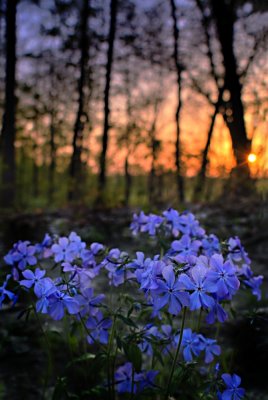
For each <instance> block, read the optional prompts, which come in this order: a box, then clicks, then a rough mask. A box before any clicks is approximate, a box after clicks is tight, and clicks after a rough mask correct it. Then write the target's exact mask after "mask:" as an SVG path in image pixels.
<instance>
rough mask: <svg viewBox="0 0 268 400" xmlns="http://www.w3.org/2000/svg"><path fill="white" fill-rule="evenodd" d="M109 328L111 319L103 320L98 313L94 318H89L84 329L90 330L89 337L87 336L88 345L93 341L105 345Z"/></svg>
mask: <svg viewBox="0 0 268 400" xmlns="http://www.w3.org/2000/svg"><path fill="white" fill-rule="evenodd" d="M111 326H112V321H111V319H109V318H103V315H102V313H101V312H100V311H99V312H98V313H97V314H96V315H95V316H94V317H89V318H88V320H87V322H86V327H87V328H88V329H90V335H88V336H87V341H88V343H89V344H93V343H94V341H98V342H100V343H102V344H107V343H108V337H109V328H110V327H111Z"/></svg>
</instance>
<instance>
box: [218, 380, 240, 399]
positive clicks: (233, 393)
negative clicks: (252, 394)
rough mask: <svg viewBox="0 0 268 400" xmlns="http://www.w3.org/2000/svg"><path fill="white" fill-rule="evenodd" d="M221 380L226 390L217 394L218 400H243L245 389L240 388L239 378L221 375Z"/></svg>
mask: <svg viewBox="0 0 268 400" xmlns="http://www.w3.org/2000/svg"><path fill="white" fill-rule="evenodd" d="M221 377H222V379H223V381H224V383H225V385H226V387H227V388H226V390H224V392H223V393H219V394H218V398H219V400H240V399H243V397H244V394H245V389H243V388H240V387H239V386H240V383H241V378H240V377H239V376H238V375H236V374H233V375H230V374H222V376H221Z"/></svg>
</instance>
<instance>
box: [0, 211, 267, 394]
mask: <svg viewBox="0 0 268 400" xmlns="http://www.w3.org/2000/svg"><path fill="white" fill-rule="evenodd" d="M131 229H132V231H133V234H134V235H138V234H141V233H147V234H148V235H149V236H154V237H157V236H158V235H160V236H161V237H164V238H165V239H166V243H168V244H167V246H166V248H165V249H164V251H162V252H161V255H160V254H155V255H154V256H153V257H146V255H145V254H144V253H143V252H140V251H137V252H136V255H135V256H134V257H131V255H129V254H128V253H126V252H124V251H121V250H120V249H118V248H114V249H108V248H106V247H105V246H104V245H103V244H100V243H92V244H91V245H90V246H89V247H87V246H86V243H85V242H83V241H82V240H81V238H80V237H79V236H78V235H77V234H76V233H75V232H71V234H70V235H69V236H68V237H67V236H66V237H56V236H55V237H51V236H50V235H48V234H47V235H46V236H45V238H44V240H43V241H42V243H39V244H36V245H32V244H31V243H30V242H28V241H25V242H18V243H16V244H14V246H13V248H12V249H11V250H10V251H9V252H8V254H7V255H6V256H5V257H4V260H5V262H6V264H7V265H8V266H10V268H11V271H10V273H9V274H8V275H7V278H6V280H5V282H4V283H3V285H2V286H0V307H2V304H3V303H4V302H6V301H7V302H12V303H13V304H14V303H15V302H16V301H17V297H18V294H19V291H20V290H25V291H27V292H29V294H31V296H34V298H35V308H36V312H37V313H41V314H48V315H49V316H50V317H51V318H52V319H53V320H56V321H57V320H61V319H62V318H63V317H64V315H68V316H69V317H70V318H72V321H73V323H74V324H80V323H81V324H82V326H83V328H84V329H85V339H86V340H87V342H88V344H89V345H92V344H94V345H99V346H107V347H108V349H107V352H106V353H107V354H108V362H110V358H111V355H112V353H113V351H114V350H113V349H114V346H115V343H116V352H115V354H119V355H120V357H118V359H119V360H121V359H122V356H124V357H125V364H124V365H118V364H117V363H118V361H113V364H112V365H113V367H111V369H112V371H113V379H112V383H111V379H110V377H109V380H108V384H107V383H106V384H105V383H104V385H106V386H107V385H108V388H109V389H110V386H111V385H114V386H115V387H116V388H117V390H118V392H119V393H125V392H129V393H132V394H134V393H140V392H143V391H144V390H145V391H146V390H148V388H150V390H157V388H158V386H157V385H156V384H155V379H156V377H157V376H158V375H161V371H159V370H153V369H150V368H149V364H152V363H149V362H148V360H150V359H152V360H155V359H157V357H158V358H159V357H160V356H159V352H160V353H161V354H162V356H163V357H166V362H167V363H169V362H170V360H172V359H173V364H172V365H173V367H172V369H171V375H170V377H169V383H168V388H167V393H169V391H170V383H171V382H172V377H173V373H174V371H173V369H174V368H175V365H176V361H177V360H176V357H182V359H183V360H184V363H185V364H187V363H192V362H193V361H196V360H197V359H198V360H199V361H198V362H200V360H203V362H204V363H205V364H210V363H213V362H214V359H215V357H216V358H217V357H219V356H220V354H221V348H220V346H219V345H218V344H217V341H216V339H213V338H206V337H205V336H204V335H203V334H201V333H200V332H199V330H200V322H204V321H206V323H207V324H210V325H211V324H214V323H215V322H219V323H223V322H225V321H226V319H227V318H228V314H227V311H226V305H228V304H230V302H231V301H232V299H233V297H234V296H235V295H236V293H237V292H238V291H239V290H240V289H243V290H246V289H250V290H251V291H252V293H253V295H255V296H256V297H257V299H260V297H261V289H260V286H261V283H262V279H263V277H262V276H257V277H256V276H254V274H253V271H252V270H251V267H250V264H251V262H250V259H249V257H248V255H247V253H246V252H245V250H244V248H243V246H242V245H241V242H240V240H239V239H238V238H237V237H235V238H230V239H229V240H227V241H226V242H224V243H220V240H219V239H218V238H217V237H216V236H215V235H213V234H206V232H205V230H204V229H203V228H202V227H201V226H200V224H199V222H198V221H197V219H196V218H195V217H194V215H193V214H192V213H189V212H184V213H181V214H180V213H179V212H178V211H176V210H174V209H169V210H166V211H164V212H163V214H162V215H155V214H150V215H145V214H144V213H143V212H141V213H140V214H139V215H137V214H135V215H134V217H133V222H132V224H131ZM56 271H57V273H56ZM11 276H12V277H13V280H14V282H15V283H14V284H13V287H14V290H13V291H11V290H8V289H6V287H7V285H8V284H9V283H10V281H11ZM104 277H106V279H107V282H108V283H109V286H110V287H111V288H113V290H112V293H113V294H114V296H116V295H117V294H119V296H118V302H114V300H113V297H110V296H107V295H106V296H105V295H104V293H101V291H100V290H99V292H98V293H97V294H95V292H96V289H99V288H101V287H102V288H103V282H105V280H104ZM16 282H17V287H16ZM109 292H110V290H109ZM127 293H129V294H130V295H128V296H127ZM120 296H121V297H120ZM122 296H125V301H124V302H123V303H122ZM182 310H183V312H182ZM186 311H187V313H188V314H187V315H188V319H187V318H186ZM144 315H146V318H144ZM190 316H193V318H192V321H194V322H195V321H196V320H197V319H198V320H199V323H198V326H196V324H194V326H193V322H191V317H190ZM148 318H149V319H150V323H148ZM180 319H181V320H182V323H183V325H182V326H181V328H179V325H178V324H179V320H180ZM185 322H188V323H190V324H191V327H187V328H184V323H185ZM193 328H194V330H195V331H193V330H192V329H193ZM119 331H120V332H123V333H121V334H120V335H119V334H117V332H119ZM174 354H176V355H175V359H174ZM162 356H161V357H162ZM113 357H115V355H114V353H113ZM162 362H163V360H161V363H162ZM161 363H160V364H161ZM116 365H117V369H116V371H115V370H113V368H114V367H115V366H116ZM142 365H143V367H144V368H142ZM158 367H159V369H161V368H160V367H161V365H159V366H158ZM163 373H164V372H163ZM109 374H110V370H109ZM222 379H223V381H224V382H225V384H226V385H227V389H226V390H225V391H223V392H221V391H220V390H221V387H220V386H219V388H218V391H217V396H218V398H219V399H223V400H226V399H240V398H243V395H244V390H243V389H240V388H239V384H240V380H239V378H238V377H237V376H236V375H233V377H231V376H230V375H228V374H223V375H222Z"/></svg>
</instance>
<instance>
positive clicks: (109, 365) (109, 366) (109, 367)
mask: <svg viewBox="0 0 268 400" xmlns="http://www.w3.org/2000/svg"><path fill="white" fill-rule="evenodd" d="M115 321H116V315H114V319H113V324H112V329H111V334H110V337H109V343H108V349H107V380H108V392H109V398H110V399H112V398H113V395H114V389H113V385H114V377H113V376H111V374H113V360H112V363H111V351H112V348H113V341H114V334H115ZM111 380H112V385H111Z"/></svg>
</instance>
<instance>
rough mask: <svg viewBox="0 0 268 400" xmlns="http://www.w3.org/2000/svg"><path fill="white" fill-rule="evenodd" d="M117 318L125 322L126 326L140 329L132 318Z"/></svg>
mask: <svg viewBox="0 0 268 400" xmlns="http://www.w3.org/2000/svg"><path fill="white" fill-rule="evenodd" d="M117 317H118V318H119V319H121V321H123V322H124V323H125V324H126V325H128V326H131V327H132V328H136V329H138V325H137V324H136V323H135V322H134V321H133V320H132V319H131V318H127V317H124V315H122V314H117Z"/></svg>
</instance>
